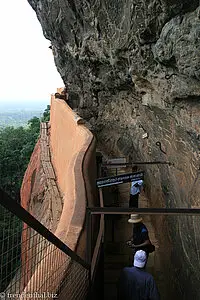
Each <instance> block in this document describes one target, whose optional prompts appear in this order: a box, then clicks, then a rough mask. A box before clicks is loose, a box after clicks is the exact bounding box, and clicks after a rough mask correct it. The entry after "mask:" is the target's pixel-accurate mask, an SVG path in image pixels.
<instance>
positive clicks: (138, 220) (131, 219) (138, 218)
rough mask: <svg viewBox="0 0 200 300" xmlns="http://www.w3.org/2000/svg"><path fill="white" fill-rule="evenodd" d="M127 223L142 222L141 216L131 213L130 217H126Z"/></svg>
mask: <svg viewBox="0 0 200 300" xmlns="http://www.w3.org/2000/svg"><path fill="white" fill-rule="evenodd" d="M128 222H129V223H139V222H142V218H141V217H140V215H137V214H133V215H131V218H130V219H128Z"/></svg>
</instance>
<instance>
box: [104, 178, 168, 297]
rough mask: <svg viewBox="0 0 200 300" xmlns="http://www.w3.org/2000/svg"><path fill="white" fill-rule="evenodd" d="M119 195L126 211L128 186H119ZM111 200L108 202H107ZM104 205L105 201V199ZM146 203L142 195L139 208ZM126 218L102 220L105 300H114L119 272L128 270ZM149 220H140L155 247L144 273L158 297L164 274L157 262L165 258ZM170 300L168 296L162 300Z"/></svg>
mask: <svg viewBox="0 0 200 300" xmlns="http://www.w3.org/2000/svg"><path fill="white" fill-rule="evenodd" d="M118 188H119V191H120V195H119V196H118V201H117V202H118V203H117V204H118V205H117V206H121V207H128V201H129V190H130V183H129V184H122V185H119V186H118ZM109 200H110V199H109ZM105 202H106V199H105ZM148 206H149V200H148V199H147V198H146V196H145V194H144V193H142V194H141V195H140V198H139V207H148ZM128 218H129V217H128V215H120V216H119V215H114V216H111V215H110V216H106V218H105V246H104V249H105V251H104V299H105V300H116V299H117V283H118V278H119V275H120V272H121V270H122V268H123V267H125V266H131V264H132V250H131V249H130V248H129V247H128V246H127V245H126V241H127V240H129V239H130V237H131V236H132V229H133V225H132V224H130V223H128ZM151 221H152V220H151V217H150V216H143V222H144V224H145V225H146V226H147V228H148V230H149V236H150V239H151V242H152V243H153V244H154V245H155V247H156V251H155V252H154V253H151V254H150V255H149V259H148V263H147V271H148V272H150V273H151V274H152V275H153V276H154V277H155V280H156V283H157V285H158V288H159V291H160V293H161V294H163V293H164V295H165V294H166V295H167V292H166V293H165V292H164V291H165V289H166V286H165V282H164V274H163V271H162V263H161V260H160V258H161V257H162V256H163V255H164V253H165V252H164V251H166V249H165V250H164V247H162V248H161V247H160V245H159V244H158V240H157V239H156V233H155V229H154V227H153V224H152V222H151ZM164 299H165V300H166V299H169V298H167V296H166V297H165V296H164V297H163V296H162V300H164Z"/></svg>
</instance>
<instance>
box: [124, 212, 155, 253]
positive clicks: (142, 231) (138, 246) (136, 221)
mask: <svg viewBox="0 0 200 300" xmlns="http://www.w3.org/2000/svg"><path fill="white" fill-rule="evenodd" d="M128 222H129V223H131V224H133V235H132V238H131V240H129V241H128V242H127V245H128V246H129V247H130V248H132V249H133V255H134V254H135V252H136V251H137V250H144V251H145V252H146V254H147V258H148V255H149V253H151V252H153V251H154V250H155V247H154V245H152V243H151V241H150V238H149V233H148V229H147V227H146V226H145V225H144V224H143V223H142V218H141V216H140V215H138V214H132V215H131V217H130V219H128Z"/></svg>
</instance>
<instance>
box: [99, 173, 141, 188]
mask: <svg viewBox="0 0 200 300" xmlns="http://www.w3.org/2000/svg"><path fill="white" fill-rule="evenodd" d="M140 179H144V172H141V171H140V172H134V173H129V174H120V175H117V176H111V177H104V178H98V179H97V180H96V183H97V186H98V188H101V187H104V186H110V185H115V184H121V183H126V182H131V181H135V180H140Z"/></svg>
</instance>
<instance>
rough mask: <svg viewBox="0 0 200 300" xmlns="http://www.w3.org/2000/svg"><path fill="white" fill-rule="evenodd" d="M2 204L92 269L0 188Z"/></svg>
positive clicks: (73, 258) (59, 247)
mask: <svg viewBox="0 0 200 300" xmlns="http://www.w3.org/2000/svg"><path fill="white" fill-rule="evenodd" d="M0 204H1V205H2V206H4V207H5V208H6V209H8V210H9V211H10V212H12V213H13V214H14V215H16V216H17V217H18V218H19V219H21V220H22V221H23V222H25V223H26V224H28V225H29V226H30V227H31V228H33V229H34V230H35V231H36V232H38V233H39V234H40V235H42V236H43V237H44V238H45V239H47V240H48V241H49V242H51V243H52V244H54V245H55V246H56V247H57V248H58V249H60V250H61V251H62V252H64V253H65V254H66V255H68V256H70V257H71V259H72V260H75V261H76V262H77V263H79V264H81V265H82V266H83V267H84V268H86V269H90V265H89V264H88V263H86V262H85V261H84V260H83V259H82V258H81V257H80V256H78V255H77V254H76V253H75V252H73V251H72V250H71V249H70V248H69V247H68V246H67V245H65V244H64V243H63V242H62V241H61V240H60V239H59V238H57V237H56V236H55V235H54V234H53V233H52V232H51V231H49V230H48V229H47V228H46V227H45V226H44V225H42V224H41V223H40V222H39V221H38V220H37V219H35V218H34V217H33V216H32V215H31V214H30V213H29V212H28V211H26V210H25V209H24V208H23V207H22V206H21V205H20V204H18V203H17V202H16V201H15V200H13V199H11V198H10V197H9V196H8V195H7V194H6V193H5V192H4V191H3V190H2V189H0Z"/></svg>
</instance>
